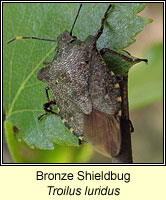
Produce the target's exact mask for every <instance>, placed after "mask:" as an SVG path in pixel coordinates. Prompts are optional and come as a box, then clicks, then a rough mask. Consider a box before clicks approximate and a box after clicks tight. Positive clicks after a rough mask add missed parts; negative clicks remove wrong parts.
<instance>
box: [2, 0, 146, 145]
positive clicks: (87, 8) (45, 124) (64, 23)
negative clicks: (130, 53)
mask: <svg viewBox="0 0 166 200" xmlns="http://www.w3.org/2000/svg"><path fill="white" fill-rule="evenodd" d="M78 7H79V4H75V3H73V4H69V3H12V4H11V3H5V4H4V12H3V14H4V16H3V20H4V21H3V24H4V28H3V35H4V38H3V39H4V43H3V49H4V54H3V55H4V58H3V60H4V65H3V86H4V88H3V90H4V93H3V98H4V99H3V101H4V107H5V112H6V113H5V116H6V122H5V123H8V122H9V123H11V124H13V125H15V126H16V127H17V129H18V134H17V139H18V140H19V141H24V142H26V143H27V144H28V145H29V146H30V147H31V148H38V149H53V148H54V144H55V143H56V144H68V145H75V146H77V145H78V140H77V138H76V137H75V136H73V135H72V134H71V133H70V131H69V130H68V129H67V128H66V127H65V126H64V125H63V123H62V122H61V120H60V118H59V117H56V116H53V115H49V116H47V117H45V118H44V119H43V120H41V121H40V122H38V120H37V117H38V116H39V115H40V114H42V113H43V109H42V105H43V103H45V102H46V97H45V91H44V88H45V85H44V84H43V83H42V82H40V81H38V80H37V72H38V70H39V69H40V68H41V67H42V63H43V61H51V60H52V58H53V56H54V54H55V53H54V48H55V46H56V44H55V43H51V42H50V43H49V42H44V41H38V40H21V41H15V42H13V43H11V44H10V45H6V42H7V41H8V40H10V39H11V38H13V37H16V36H19V35H21V36H37V37H42V38H50V39H56V38H57V36H58V35H59V34H60V33H62V32H63V31H64V30H66V29H67V30H70V28H71V25H72V23H73V21H74V18H75V16H76V13H77V10H78ZM107 7H108V3H90V4H89V3H84V4H83V7H82V10H81V13H80V16H79V18H78V21H77V24H76V26H75V28H74V30H73V35H76V36H77V37H78V38H80V39H82V40H84V39H86V37H87V36H88V35H90V34H92V35H94V34H95V33H96V32H97V30H98V28H99V27H100V21H101V18H102V17H103V15H104V12H105V11H106V8H107ZM144 7H145V4H143V3H129V4H128V3H127V4H125V3H123V4H121V3H117V4H114V6H113V8H112V9H111V11H110V15H109V17H108V19H107V23H106V26H105V29H104V33H103V35H102V36H101V38H100V40H99V41H98V46H99V48H103V47H107V48H112V49H123V48H124V47H127V46H128V45H129V44H131V43H132V42H134V39H133V37H134V36H135V35H136V34H137V33H138V32H140V31H141V30H142V28H143V27H144V26H145V25H146V24H147V23H149V20H146V19H142V18H141V17H137V16H135V15H136V13H138V12H140V11H141V10H142V9H143V8H144ZM134 25H135V26H134ZM5 131H6V132H8V129H7V128H6V129H5ZM6 134H8V133H6ZM8 140H9V137H8ZM10 145H12V144H11V143H10Z"/></svg>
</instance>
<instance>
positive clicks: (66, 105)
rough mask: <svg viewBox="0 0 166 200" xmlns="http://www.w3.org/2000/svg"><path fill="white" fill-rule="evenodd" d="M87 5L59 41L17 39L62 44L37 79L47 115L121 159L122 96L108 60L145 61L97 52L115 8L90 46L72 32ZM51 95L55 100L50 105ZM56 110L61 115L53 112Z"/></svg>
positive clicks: (89, 40)
mask: <svg viewBox="0 0 166 200" xmlns="http://www.w3.org/2000/svg"><path fill="white" fill-rule="evenodd" d="M81 6H82V4H80V7H79V10H78V13H77V15H76V18H75V20H74V23H73V26H72V28H71V30H70V32H69V31H67V30H65V31H64V32H63V34H61V35H59V36H58V38H57V40H50V39H44V38H38V37H16V38H14V39H12V40H10V41H9V42H8V43H10V42H12V41H14V40H15V39H39V40H46V41H52V42H56V41H57V47H56V49H55V50H56V55H55V56H54V58H53V60H52V61H51V62H50V63H48V64H47V66H46V67H43V68H42V69H41V70H40V71H39V72H38V76H37V78H38V79H39V80H41V81H42V82H45V83H46V84H47V87H46V96H47V100H48V102H47V103H45V104H44V106H43V107H44V110H45V113H44V114H43V115H41V116H40V117H39V119H41V117H43V116H44V115H46V114H48V113H52V114H55V115H58V116H60V117H61V119H62V121H63V123H64V125H65V126H67V127H68V128H69V129H70V131H71V132H72V133H73V134H75V135H77V136H78V138H79V140H82V139H83V138H85V140H86V141H88V142H89V143H91V144H92V145H93V146H95V148H96V149H97V150H98V151H100V152H101V153H103V154H105V155H107V156H112V157H115V156H117V155H118V154H119V152H120V150H121V130H120V118H121V101H122V99H121V91H120V86H119V83H118V79H117V77H116V75H115V74H114V72H113V71H110V70H109V69H108V67H107V65H106V63H105V60H104V58H103V55H104V53H105V52H110V53H112V54H115V55H117V56H120V57H122V58H123V59H125V60H127V61H129V62H140V61H145V60H143V59H137V60H132V59H130V58H128V57H126V56H124V55H121V54H119V53H117V52H115V51H113V50H110V49H107V48H104V49H101V50H98V49H97V45H96V43H97V41H98V39H99V38H100V36H101V35H102V33H103V29H104V23H105V21H106V18H107V16H108V14H109V11H110V9H111V7H112V5H111V4H110V5H109V6H108V8H107V10H106V12H105V13H104V17H103V18H102V19H101V26H100V28H99V30H98V31H97V33H96V34H95V35H94V36H91V35H90V36H88V37H87V38H86V39H85V40H84V41H81V40H79V39H77V37H76V36H73V35H72V30H73V28H74V25H75V23H76V20H77V18H78V15H79V12H80V9H81ZM48 90H50V91H51V92H52V94H53V97H54V99H53V100H50V99H49V96H48ZM54 104H56V105H57V106H58V108H59V113H56V112H54V111H53V109H52V105H54Z"/></svg>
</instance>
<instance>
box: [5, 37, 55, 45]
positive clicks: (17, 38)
mask: <svg viewBox="0 0 166 200" xmlns="http://www.w3.org/2000/svg"><path fill="white" fill-rule="evenodd" d="M22 39H33V40H43V41H48V42H57V40H52V39H46V38H40V37H33V36H17V37H15V38H13V39H11V40H9V41H8V42H7V43H6V44H9V43H11V42H13V41H15V40H22Z"/></svg>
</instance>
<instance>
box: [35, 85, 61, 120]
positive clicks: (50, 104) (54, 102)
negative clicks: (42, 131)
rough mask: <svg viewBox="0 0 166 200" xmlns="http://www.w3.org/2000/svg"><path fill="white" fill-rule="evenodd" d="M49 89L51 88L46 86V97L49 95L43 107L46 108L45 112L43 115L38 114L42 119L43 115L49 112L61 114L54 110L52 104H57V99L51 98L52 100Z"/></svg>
mask: <svg viewBox="0 0 166 200" xmlns="http://www.w3.org/2000/svg"><path fill="white" fill-rule="evenodd" d="M48 90H49V88H48V87H46V88H45V92H46V97H47V101H48V102H47V103H45V104H43V109H44V110H45V113H43V114H42V115H40V116H38V120H40V119H41V118H42V117H43V116H45V115H47V114H49V113H51V114H54V115H57V116H59V114H58V113H56V112H54V111H53V110H52V105H56V101H55V100H51V101H50V98H49V95H48Z"/></svg>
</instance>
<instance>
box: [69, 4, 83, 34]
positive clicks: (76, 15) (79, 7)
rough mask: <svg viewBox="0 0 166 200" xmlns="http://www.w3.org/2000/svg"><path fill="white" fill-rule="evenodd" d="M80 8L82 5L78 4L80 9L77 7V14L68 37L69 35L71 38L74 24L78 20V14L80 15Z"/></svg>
mask: <svg viewBox="0 0 166 200" xmlns="http://www.w3.org/2000/svg"><path fill="white" fill-rule="evenodd" d="M81 7H82V3H80V7H79V9H78V12H77V15H76V17H75V20H74V23H73V25H72V27H71V30H70V35H71V36H72V31H73V28H74V26H75V23H76V21H77V18H78V15H79V13H80V10H81Z"/></svg>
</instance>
